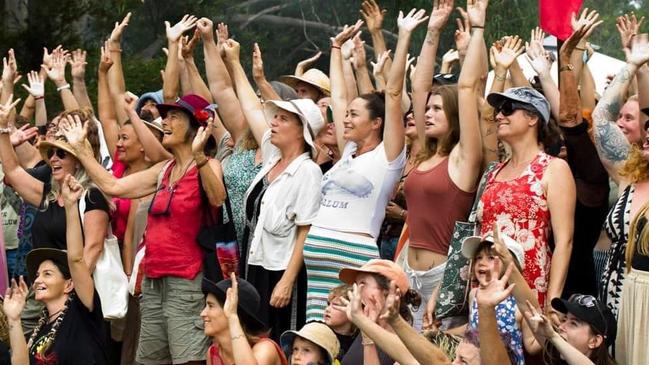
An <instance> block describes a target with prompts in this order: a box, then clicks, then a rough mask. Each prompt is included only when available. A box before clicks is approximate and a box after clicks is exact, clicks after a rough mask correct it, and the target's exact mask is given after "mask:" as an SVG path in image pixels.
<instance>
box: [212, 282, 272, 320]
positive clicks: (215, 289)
mask: <svg viewBox="0 0 649 365" xmlns="http://www.w3.org/2000/svg"><path fill="white" fill-rule="evenodd" d="M237 283H238V284H239V304H238V306H237V312H238V314H239V318H241V320H242V321H243V323H245V326H246V328H247V329H249V330H252V331H262V330H265V329H266V324H265V323H264V321H262V320H261V319H259V318H258V317H257V313H259V308H260V304H261V298H260V297H259V293H258V292H257V289H255V287H254V286H252V284H250V283H249V282H247V281H245V280H244V279H241V278H237ZM231 286H232V280H230V279H226V280H221V281H219V282H218V283H215V282H213V281H212V280H209V279H206V278H203V282H202V283H201V290H203V294H205V295H207V294H208V293H210V294H214V296H216V299H218V300H219V302H221V304H224V303H225V298H226V292H227V291H228V288H230V287H231Z"/></svg>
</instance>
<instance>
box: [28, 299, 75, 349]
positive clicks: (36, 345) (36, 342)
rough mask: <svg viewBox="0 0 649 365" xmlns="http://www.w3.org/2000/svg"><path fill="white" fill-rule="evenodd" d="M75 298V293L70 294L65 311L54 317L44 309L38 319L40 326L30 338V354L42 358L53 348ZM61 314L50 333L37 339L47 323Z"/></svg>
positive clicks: (60, 311)
mask: <svg viewBox="0 0 649 365" xmlns="http://www.w3.org/2000/svg"><path fill="white" fill-rule="evenodd" d="M73 296H74V293H73V294H70V296H69V297H68V300H66V301H65V306H64V307H63V309H61V310H59V311H58V312H56V313H54V314H52V315H49V313H48V312H47V308H43V312H42V313H41V317H40V318H39V319H38V325H37V326H36V328H34V330H33V331H32V335H31V336H30V338H29V342H27V347H28V348H29V353H30V354H32V355H41V356H42V355H44V354H45V352H47V350H49V348H50V347H51V346H52V344H53V343H54V340H55V339H56V333H57V332H58V330H59V327H60V326H61V323H62V322H63V319H64V318H65V315H66V313H67V312H68V309H69V308H70V303H71V302H72V297H73ZM59 313H60V315H59V316H58V317H57V318H56V320H55V321H54V323H53V324H52V327H51V328H50V330H49V332H48V333H47V334H45V335H43V336H41V337H39V338H38V339H36V336H38V333H39V332H40V331H41V330H42V329H43V327H44V326H45V324H46V322H49V319H50V318H52V317H53V316H55V315H57V314H59Z"/></svg>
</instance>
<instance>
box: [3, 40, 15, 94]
mask: <svg viewBox="0 0 649 365" xmlns="http://www.w3.org/2000/svg"><path fill="white" fill-rule="evenodd" d="M2 66H3V67H2V88H0V103H5V102H6V101H7V100H9V95H12V94H13V93H14V80H16V78H17V77H18V65H17V63H16V56H15V54H14V50H13V48H11V49H9V51H8V52H7V56H6V57H3V58H2Z"/></svg>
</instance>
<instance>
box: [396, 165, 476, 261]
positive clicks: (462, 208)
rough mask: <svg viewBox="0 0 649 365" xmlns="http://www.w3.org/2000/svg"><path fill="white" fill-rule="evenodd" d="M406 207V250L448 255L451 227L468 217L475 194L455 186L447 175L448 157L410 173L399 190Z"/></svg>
mask: <svg viewBox="0 0 649 365" xmlns="http://www.w3.org/2000/svg"><path fill="white" fill-rule="evenodd" d="M403 191H404V194H405V196H406V204H407V206H408V219H407V220H408V227H410V247H414V248H421V249H424V250H429V251H432V252H435V253H438V254H441V255H446V254H447V253H448V246H449V245H450V242H451V235H452V234H453V227H454V226H455V222H456V221H463V220H465V219H466V217H467V215H468V214H469V209H471V203H473V197H474V195H475V193H467V192H465V191H462V190H460V188H458V187H457V185H455V183H454V182H453V181H452V180H451V177H450V176H449V174H448V157H446V158H444V159H443V160H442V161H441V162H440V163H438V164H437V165H436V166H435V167H433V168H431V169H429V170H426V171H419V170H417V169H413V170H412V171H411V172H410V174H408V177H406V181H405V183H404V186H403Z"/></svg>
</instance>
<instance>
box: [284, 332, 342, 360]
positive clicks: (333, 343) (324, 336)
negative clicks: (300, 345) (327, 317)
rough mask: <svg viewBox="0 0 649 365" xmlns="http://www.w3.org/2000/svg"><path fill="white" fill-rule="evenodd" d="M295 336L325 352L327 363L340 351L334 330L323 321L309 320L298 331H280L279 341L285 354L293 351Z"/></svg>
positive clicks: (288, 354)
mask: <svg viewBox="0 0 649 365" xmlns="http://www.w3.org/2000/svg"><path fill="white" fill-rule="evenodd" d="M295 336H298V337H301V338H303V339H305V340H308V341H311V342H313V343H314V344H316V345H318V346H320V347H321V348H323V349H324V350H325V351H326V352H327V360H328V362H327V364H328V365H331V364H333V363H334V360H335V359H336V356H338V352H339V351H340V342H338V337H336V334H335V333H334V331H332V330H331V328H329V326H327V325H326V324H324V323H321V322H310V323H307V324H305V325H304V326H303V327H302V329H300V330H299V331H286V332H284V333H282V336H281V337H280V339H279V343H280V345H281V346H282V349H283V350H284V352H285V353H286V355H287V356H289V357H290V355H291V353H292V352H293V341H294V340H295Z"/></svg>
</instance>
